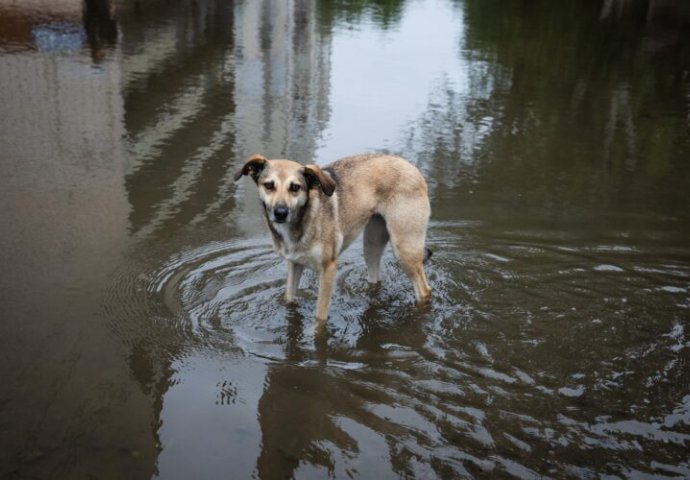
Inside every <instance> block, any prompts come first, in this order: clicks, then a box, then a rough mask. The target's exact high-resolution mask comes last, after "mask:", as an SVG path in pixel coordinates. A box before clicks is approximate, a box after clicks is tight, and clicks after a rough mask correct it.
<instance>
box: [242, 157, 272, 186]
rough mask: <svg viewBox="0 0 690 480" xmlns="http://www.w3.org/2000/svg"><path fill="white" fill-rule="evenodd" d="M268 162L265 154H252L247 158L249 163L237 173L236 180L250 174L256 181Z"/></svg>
mask: <svg viewBox="0 0 690 480" xmlns="http://www.w3.org/2000/svg"><path fill="white" fill-rule="evenodd" d="M267 163H268V160H266V157H264V156H263V155H258V154H255V155H252V156H251V157H249V158H248V159H247V163H245V164H244V166H243V167H242V168H240V169H239V170H237V172H236V173H235V181H237V180H239V179H240V178H242V175H249V176H251V177H252V178H253V179H254V181H255V182H256V181H257V179H258V178H259V175H260V174H261V172H262V171H263V169H264V168H266V164H267Z"/></svg>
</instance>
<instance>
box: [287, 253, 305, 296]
mask: <svg viewBox="0 0 690 480" xmlns="http://www.w3.org/2000/svg"><path fill="white" fill-rule="evenodd" d="M303 271H304V265H300V264H299V263H294V262H290V261H288V276H287V288H286V290H285V300H287V301H288V302H294V301H295V297H296V296H297V287H299V279H300V277H301V276H302V272H303Z"/></svg>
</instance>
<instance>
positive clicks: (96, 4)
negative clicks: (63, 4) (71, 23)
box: [82, 0, 117, 62]
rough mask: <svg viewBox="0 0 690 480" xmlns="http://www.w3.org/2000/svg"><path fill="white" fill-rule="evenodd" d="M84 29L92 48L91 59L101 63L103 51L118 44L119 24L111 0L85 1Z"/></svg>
mask: <svg viewBox="0 0 690 480" xmlns="http://www.w3.org/2000/svg"><path fill="white" fill-rule="evenodd" d="M82 16H83V21H84V29H85V30H86V37H87V39H88V41H89V47H90V48H91V57H92V58H93V59H94V61H95V62H99V61H100V60H102V57H103V50H104V48H107V47H113V46H114V45H115V43H116V42H117V23H116V22H115V19H114V18H113V16H112V12H111V9H110V0H84V10H83V15H82Z"/></svg>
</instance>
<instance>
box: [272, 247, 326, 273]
mask: <svg viewBox="0 0 690 480" xmlns="http://www.w3.org/2000/svg"><path fill="white" fill-rule="evenodd" d="M277 250H278V253H279V254H280V256H282V257H283V258H284V259H285V260H289V261H291V262H294V263H299V264H300V265H304V266H306V267H308V268H311V269H313V270H319V269H320V267H321V246H320V245H311V246H310V247H309V248H304V247H303V246H301V245H290V244H289V243H281V244H280V245H279V246H278V249H277Z"/></svg>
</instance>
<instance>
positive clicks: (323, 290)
mask: <svg viewBox="0 0 690 480" xmlns="http://www.w3.org/2000/svg"><path fill="white" fill-rule="evenodd" d="M333 282H335V260H334V261H331V262H328V263H326V264H325V265H324V266H323V270H321V274H320V275H319V298H318V299H317V301H316V320H318V321H319V322H323V321H325V320H326V319H327V318H328V309H329V307H330V306H331V293H332V292H333Z"/></svg>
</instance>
